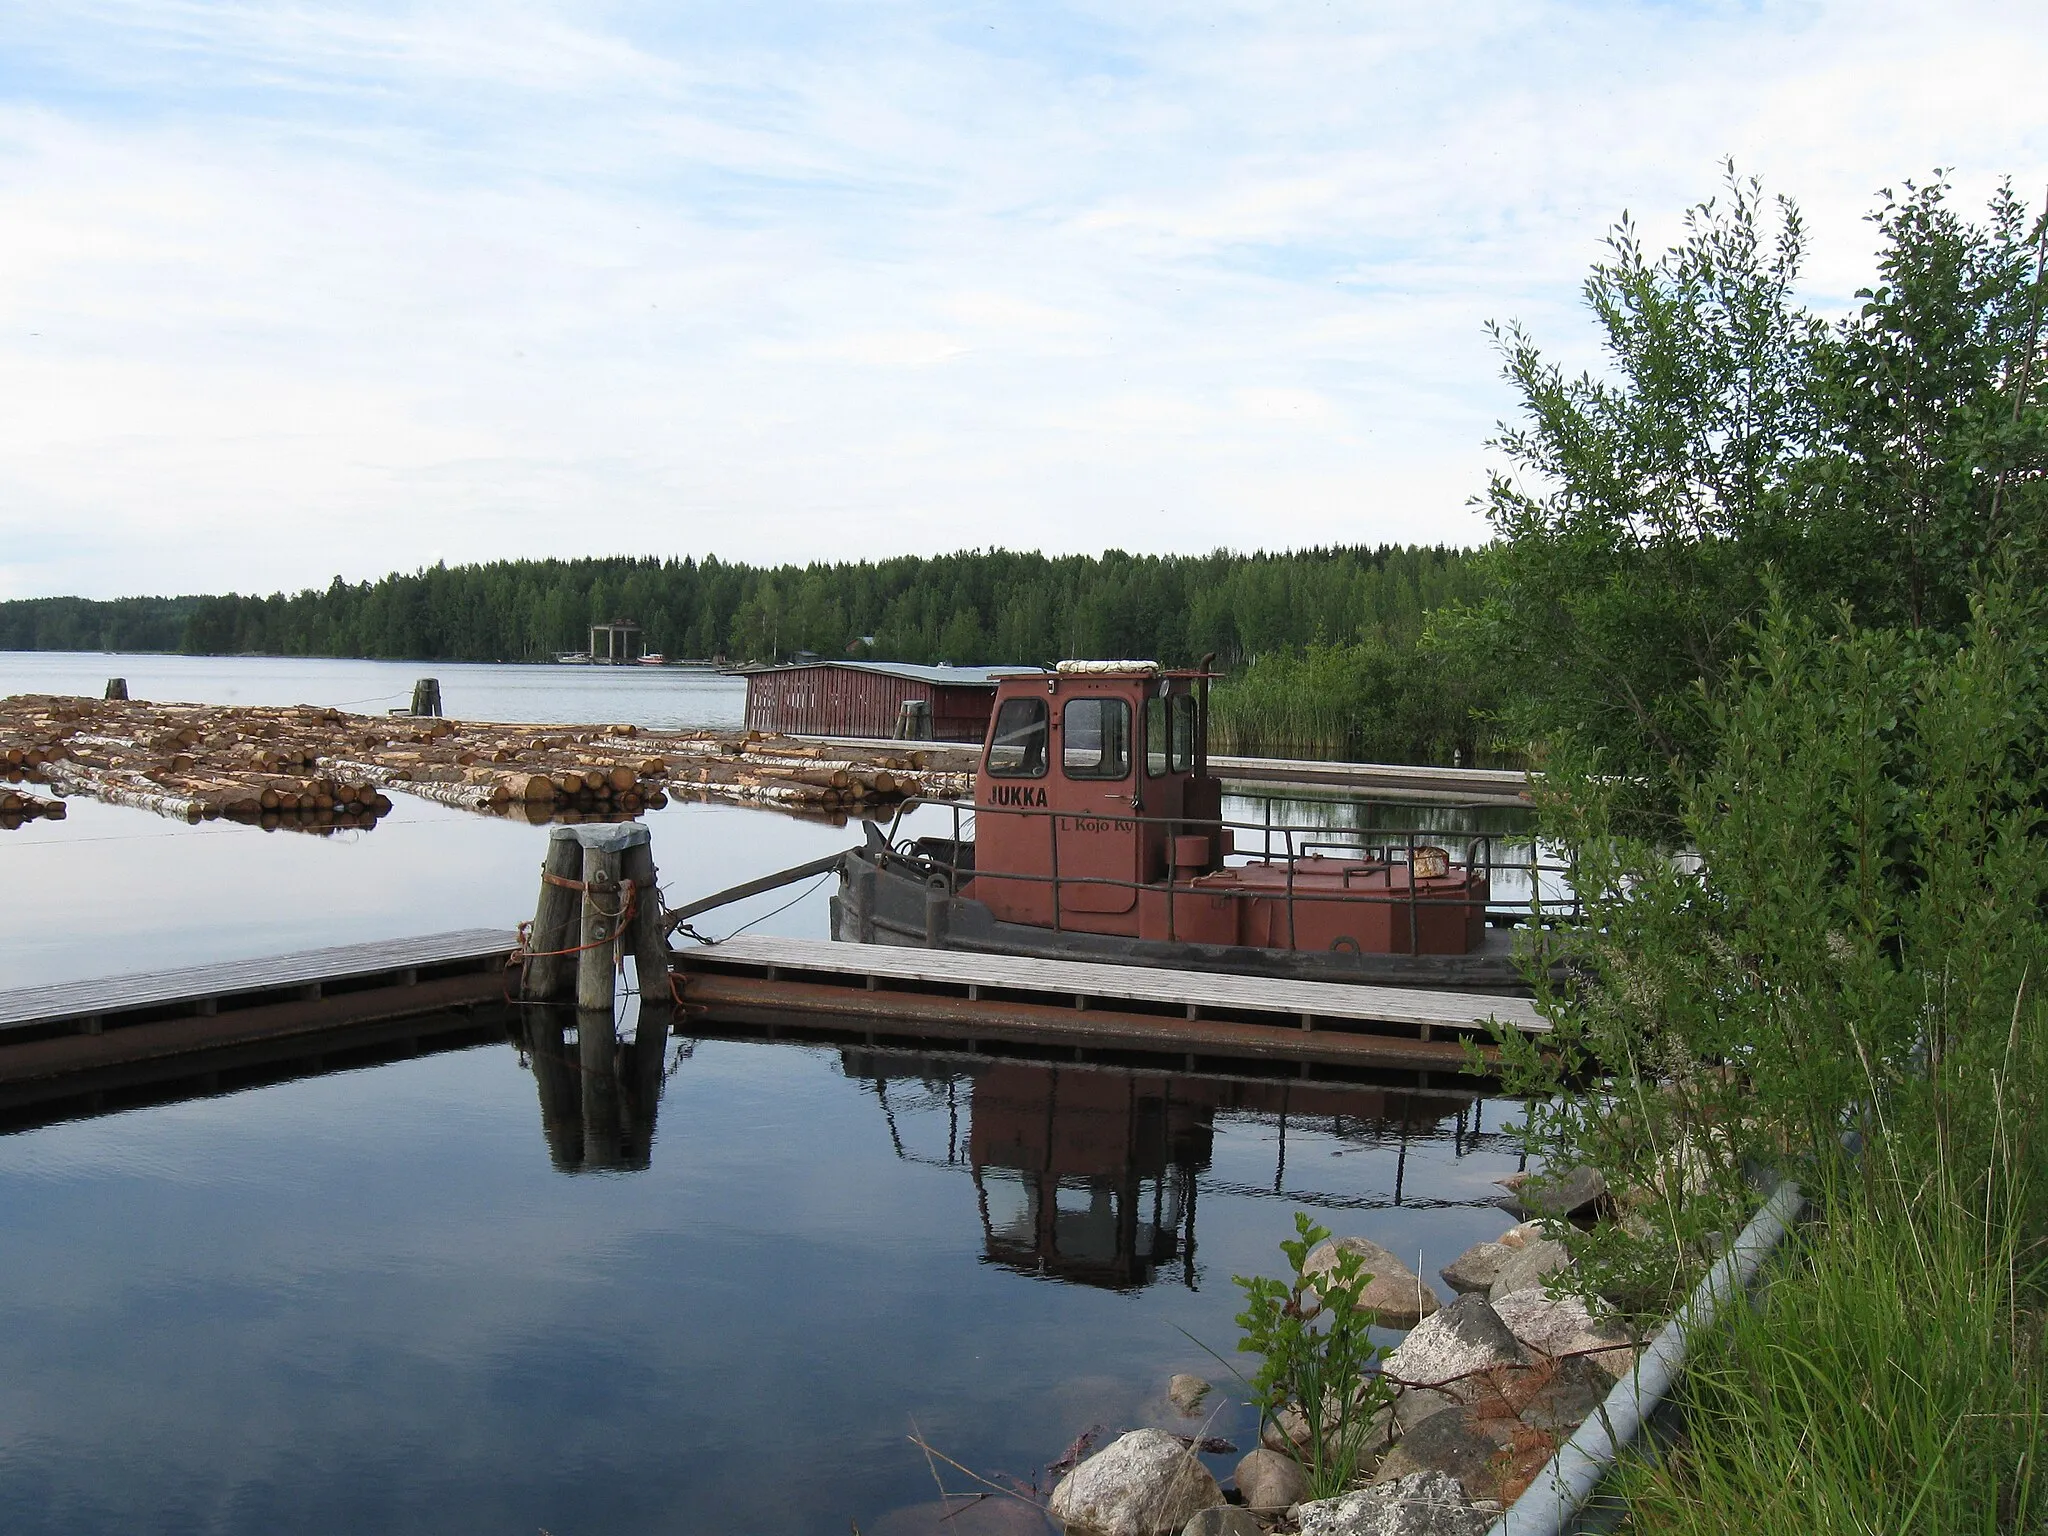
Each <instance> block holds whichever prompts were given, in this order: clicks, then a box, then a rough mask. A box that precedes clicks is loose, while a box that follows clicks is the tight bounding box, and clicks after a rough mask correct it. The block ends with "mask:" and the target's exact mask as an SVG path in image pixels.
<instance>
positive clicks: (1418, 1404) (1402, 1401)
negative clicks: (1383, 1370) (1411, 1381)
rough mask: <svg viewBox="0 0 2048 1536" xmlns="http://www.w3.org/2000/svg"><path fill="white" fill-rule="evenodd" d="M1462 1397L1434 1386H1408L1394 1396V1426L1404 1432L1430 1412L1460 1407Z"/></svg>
mask: <svg viewBox="0 0 2048 1536" xmlns="http://www.w3.org/2000/svg"><path fill="white" fill-rule="evenodd" d="M1464 1401H1465V1400H1464V1399H1463V1398H1461V1397H1457V1396H1454V1395H1453V1394H1451V1393H1449V1392H1439V1391H1437V1390H1436V1389H1435V1388H1434V1387H1408V1388H1405V1389H1404V1390H1402V1391H1401V1392H1400V1393H1398V1394H1397V1395H1396V1396H1395V1398H1394V1427H1395V1428H1396V1429H1398V1430H1399V1431H1400V1432H1401V1433H1402V1434H1406V1433H1407V1432H1408V1431H1409V1430H1411V1429H1413V1428H1414V1427H1415V1426H1416V1425H1418V1424H1420V1423H1421V1422H1422V1421H1423V1420H1424V1419H1426V1418H1428V1417H1430V1416H1431V1415H1432V1414H1438V1413H1442V1412H1443V1411H1444V1410H1445V1409H1446V1408H1462V1407H1463V1406H1464Z"/></svg>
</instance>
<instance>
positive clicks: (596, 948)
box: [576, 828, 625, 1018]
mask: <svg viewBox="0 0 2048 1536" xmlns="http://www.w3.org/2000/svg"><path fill="white" fill-rule="evenodd" d="M577 830H579V831H581V830H582V829H581V828H578V829H577ZM591 830H593V831H595V830H598V828H592V829H591ZM624 905H625V896H624V894H623V892H622V891H621V890H620V887H619V855H618V850H616V849H614V848H607V847H604V846H602V845H600V844H597V843H595V842H589V843H585V844H584V845H583V940H582V948H581V950H580V952H579V953H578V954H577V956H576V1007H577V1008H578V1010H585V1011H587V1010H593V1009H599V1008H602V1009H603V1010H604V1011H605V1016H606V1017H607V1018H609V1017H610V1016H611V1008H612V995H613V992H614V983H613V977H614V975H615V974H616V972H617V969H618V967H617V955H618V938H619V918H620V916H621V915H622V914H621V908H622V907H623V906H624Z"/></svg>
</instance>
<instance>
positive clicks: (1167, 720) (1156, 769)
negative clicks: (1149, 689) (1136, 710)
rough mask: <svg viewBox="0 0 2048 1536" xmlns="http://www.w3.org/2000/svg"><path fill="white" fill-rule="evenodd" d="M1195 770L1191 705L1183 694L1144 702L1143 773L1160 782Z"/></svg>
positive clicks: (1193, 722)
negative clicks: (1163, 778) (1174, 774)
mask: <svg viewBox="0 0 2048 1536" xmlns="http://www.w3.org/2000/svg"><path fill="white" fill-rule="evenodd" d="M1194 766H1195V701H1194V700H1193V699H1192V698H1190V697H1189V696H1188V695H1186V694H1184V693H1175V694H1169V695H1167V696H1166V697H1164V698H1162V697H1160V696H1159V695H1157V694H1154V695H1153V696H1152V697H1151V698H1149V699H1147V700H1146V701H1145V773H1146V776H1147V777H1148V778H1154V779H1156V778H1160V777H1162V776H1163V775H1165V774H1169V773H1186V772H1187V771H1188V770H1189V769H1191V768H1193V767H1194Z"/></svg>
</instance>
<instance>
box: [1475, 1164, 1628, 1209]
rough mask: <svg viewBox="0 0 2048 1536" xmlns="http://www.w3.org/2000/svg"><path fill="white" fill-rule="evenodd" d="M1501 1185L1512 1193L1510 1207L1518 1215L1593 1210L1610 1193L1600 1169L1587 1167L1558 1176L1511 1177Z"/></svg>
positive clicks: (1531, 1175)
mask: <svg viewBox="0 0 2048 1536" xmlns="http://www.w3.org/2000/svg"><path fill="white" fill-rule="evenodd" d="M1500 1183H1501V1184H1502V1186H1504V1187H1505V1188H1506V1190H1507V1191H1508V1199H1507V1201H1506V1204H1507V1206H1508V1208H1509V1209H1510V1210H1512V1211H1513V1212H1515V1214H1516V1215H1518V1216H1571V1215H1574V1214H1576V1213H1577V1212H1579V1211H1583V1210H1588V1209H1590V1208H1591V1207H1592V1206H1594V1205H1596V1204H1597V1203H1599V1201H1600V1200H1602V1199H1603V1198H1605V1196H1606V1194H1607V1180H1606V1179H1604V1178H1602V1177H1601V1176H1600V1170H1599V1169H1597V1168H1588V1167H1586V1166H1585V1165H1584V1164H1580V1165H1579V1166H1578V1167H1576V1168H1566V1169H1564V1170H1563V1171H1561V1172H1558V1173H1549V1172H1545V1173H1541V1174H1533V1173H1516V1174H1510V1175H1509V1176H1508V1177H1507V1178H1505V1179H1502V1180H1500Z"/></svg>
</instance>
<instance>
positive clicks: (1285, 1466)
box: [1237, 1446, 1308, 1514]
mask: <svg viewBox="0 0 2048 1536" xmlns="http://www.w3.org/2000/svg"><path fill="white" fill-rule="evenodd" d="M1237 1491H1238V1494H1239V1496H1240V1497H1241V1498H1243V1500H1244V1503H1245V1508H1247V1509H1254V1510H1258V1511H1260V1512H1262V1513H1265V1514H1279V1513H1280V1512H1281V1511H1283V1510H1288V1509H1292V1508H1293V1507H1294V1506H1295V1505H1297V1504H1299V1503H1300V1502H1301V1501H1302V1500H1303V1499H1304V1498H1306V1497H1308V1474H1307V1473H1306V1472H1304V1471H1302V1470H1301V1463H1300V1462H1298V1461H1296V1460H1295V1459H1294V1458H1293V1457H1292V1456H1283V1455H1282V1454H1281V1453H1280V1452H1278V1451H1270V1450H1267V1449H1266V1448H1265V1447H1263V1446H1261V1447H1260V1448H1259V1449H1258V1450H1256V1451H1253V1452H1252V1453H1251V1454H1250V1455H1249V1456H1247V1457H1245V1459H1244V1460H1243V1461H1240V1462H1239V1463H1238V1464H1237Z"/></svg>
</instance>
